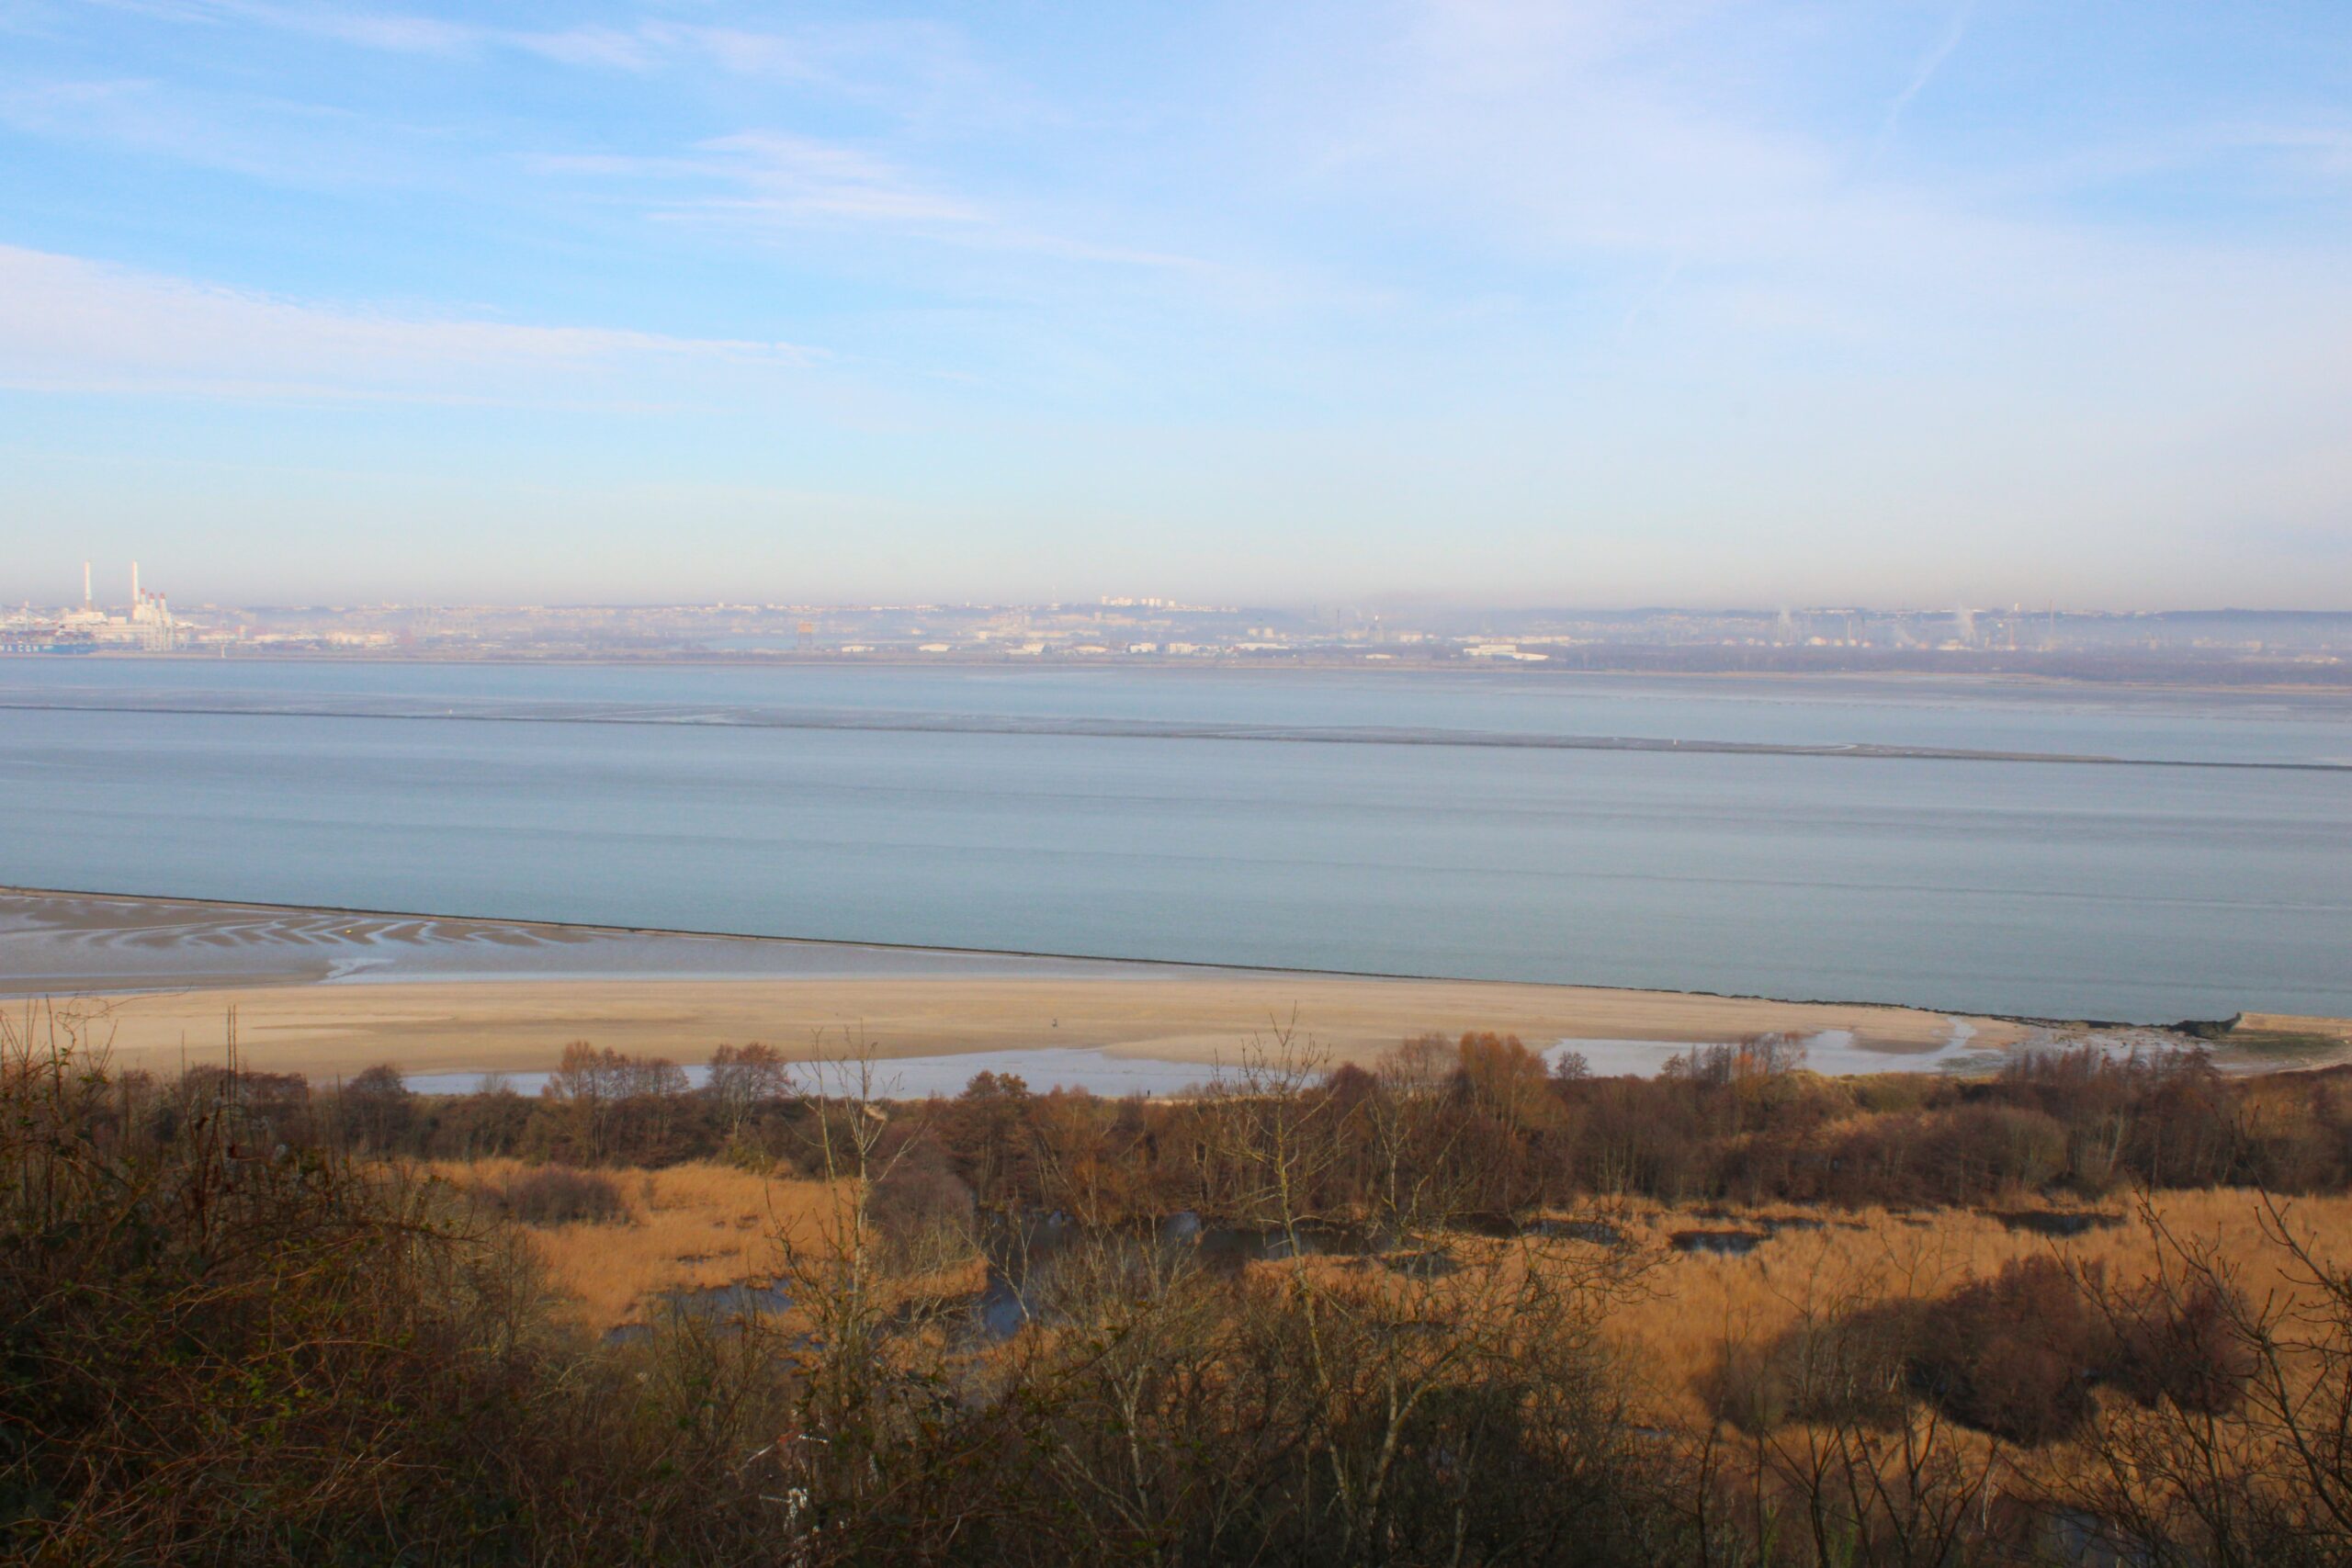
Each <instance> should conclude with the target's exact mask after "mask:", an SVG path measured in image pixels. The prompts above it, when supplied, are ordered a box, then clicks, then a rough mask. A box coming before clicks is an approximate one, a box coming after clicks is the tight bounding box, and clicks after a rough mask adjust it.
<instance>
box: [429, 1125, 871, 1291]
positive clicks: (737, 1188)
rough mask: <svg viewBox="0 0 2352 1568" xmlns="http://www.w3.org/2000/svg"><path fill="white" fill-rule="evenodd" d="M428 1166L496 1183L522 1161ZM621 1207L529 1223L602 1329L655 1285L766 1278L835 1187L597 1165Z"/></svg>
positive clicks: (466, 1183)
mask: <svg viewBox="0 0 2352 1568" xmlns="http://www.w3.org/2000/svg"><path fill="white" fill-rule="evenodd" d="M427 1169H428V1170H429V1171H430V1173H431V1174H433V1175H435V1176H439V1177H442V1178H445V1179H447V1180H449V1181H452V1182H455V1183H456V1184H457V1185H458V1186H460V1187H474V1186H496V1185H498V1184H499V1183H501V1182H503V1180H505V1179H507V1178H508V1177H510V1176H514V1175H516V1174H519V1173H522V1172H525V1171H527V1170H529V1169H530V1167H529V1166H526V1165H524V1164H523V1163H522V1162H520V1161H517V1160H509V1159H489V1160H478V1161H471V1162H442V1163H437V1164H435V1165H432V1166H429V1167H427ZM602 1174H604V1175H606V1176H609V1177H610V1178H611V1179H613V1181H614V1183H615V1184H616V1186H618V1187H619V1188H620V1190H621V1196H622V1199H623V1201H625V1202H626V1203H627V1205H628V1219H627V1220H626V1222H625V1223H622V1224H564V1225H550V1226H545V1227H534V1228H531V1229H529V1230H528V1232H527V1233H526V1234H527V1235H529V1237H530V1240H531V1245H532V1247H533V1248H534V1249H535V1250H536V1251H537V1253H538V1255H539V1258H540V1259H541V1260H542V1261H543V1262H544V1263H545V1264H546V1265H547V1268H548V1277H549V1280H550V1281H551V1282H552V1283H553V1284H554V1286H555V1288H556V1289H557V1290H558V1291H560V1292H561V1293H562V1294H563V1295H564V1297H565V1298H566V1299H567V1300H568V1301H569V1302H570V1303H571V1315H572V1316H573V1317H574V1318H575V1320H576V1321H578V1322H579V1323H581V1324H582V1325H583V1326H585V1327H587V1328H589V1329H592V1330H595V1331H599V1332H601V1331H602V1330H604V1329H606V1328H610V1327H612V1326H613V1325H615V1324H618V1323H626V1322H628V1321H631V1320H632V1319H635V1318H637V1317H639V1315H640V1308H641V1306H642V1305H643V1303H645V1301H646V1300H647V1298H648V1297H650V1296H651V1295H652V1294H654V1293H655V1292H660V1291H666V1290H675V1289H679V1288H681V1287H684V1288H695V1287H700V1286H706V1285H724V1284H729V1283H732V1282H734V1281H736V1280H768V1279H769V1278H771V1277H772V1276H773V1275H774V1274H775V1271H776V1269H777V1268H778V1267H779V1265H780V1262H781V1258H780V1257H779V1252H778V1247H777V1242H778V1239H779V1237H786V1236H788V1237H791V1238H792V1239H794V1240H795V1241H797V1242H799V1243H801V1244H804V1245H806V1244H808V1243H809V1242H812V1241H814V1240H815V1239H816V1236H817V1231H818V1224H817V1222H818V1220H819V1218H820V1215H822V1214H823V1213H826V1212H828V1210H829V1209H830V1208H831V1204H832V1202H833V1201H834V1195H833V1194H832V1192H831V1189H830V1188H829V1187H828V1185H827V1184H826V1183H824V1182H821V1181H802V1180H786V1179H775V1178H768V1177H761V1176H756V1175H753V1174H752V1173H751V1172H749V1171H745V1170H741V1169H738V1168H734V1167H732V1166H722V1165H680V1166H671V1167H669V1168H664V1169H662V1170H650V1171H649V1170H633V1169H618V1170H610V1171H605V1172H603V1173H602Z"/></svg>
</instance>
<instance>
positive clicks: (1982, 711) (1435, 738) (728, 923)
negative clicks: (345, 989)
mask: <svg viewBox="0 0 2352 1568" xmlns="http://www.w3.org/2000/svg"><path fill="white" fill-rule="evenodd" d="M0 880H5V881H6V882H9V883H13V884H16V885H19V886H47V887H66V888H82V889H93V890H102V891H107V892H120V893H139V894H156V895H172V896H179V897H203V898H222V899H237V900H250V901H260V902H270V903H285V904H303V905H325V906H333V907H337V908H363V909H393V910H414V911H424V912H431V913H435V914H448V915H466V916H481V917H492V918H502V919H531V920H558V921H589V922H595V923H601V924H613V925H627V926H651V927H665V928H673V929H679V930H686V931H732V932H744V933H751V934H759V935H774V936H795V937H812V938H823V939H831V940H840V941H851V942H890V943H907V944H912V945H940V946H953V947H969V948H985V949H1008V950H1019V951H1024V952H1036V953H1071V954H1088V955H1100V956H1110V957H1125V958H1138V959H1152V960H1181V961H1189V962H1199V963H1209V964H1262V965H1271V966H1277V967H1302V968H1319V969H1339V970H1351V971H1372V972H1382V973H1395V974H1412V975H1437V976H1466V977H1477V978H1495V979H1516V980H1544V981H1560V982H1572V983H1585V984H1598V985H1616V986H1639V987H1661V988H1668V989H1679V990H1710V991H1724V992H1738V993H1752V994H1758V995H1766V996H1774V997H1784V998H1800V999H1811V998H1822V999H1853V1000H1872V1001H1887V1002H1905V1003H1913V1004H1917V1005H1922V1006H1927V1007H1932V1008H1941V1009H1953V1010H1973V1011H1990V1012H2010V1013H2024V1014H2031V1015H2035V1016H2041V1017H2052V1018H2098V1019H2112V1020H2124V1021H2143V1022H2153V1021H2170V1020H2176V1019H2181V1018H2191V1017H2214V1016H2226V1015H2227V1014H2229V1013H2232V1012H2234V1011H2237V1010H2241V1009H2252V1010H2271V1011H2286V1012H2306V1013H2322V1014H2329V1015H2346V1014H2352V702H2347V701H2346V700H2345V699H2344V698H2342V697H2339V696H2335V695H2328V694H2312V695H2278V694H2211V693H2201V692H2170V691H2150V690H2126V691H2107V690H2099V689H2086V688H2083V687H2078V686H2060V685H2046V684H2031V683H2024V682H1973V681H1936V680H1881V679H1870V678H1846V677H1807V678H1739V677H1726V678H1703V677H1678V678H1640V677H1609V676H1588V675H1574V674H1566V673H1553V672H1544V671H1465V672H1462V673H1452V672H1447V673H1430V674H1421V673H1416V672H1410V671H1374V672H1367V673H1363V674H1356V673H1351V672H1342V671H1295V672H1276V671H1258V670H1184V669H1173V670H1166V671H1162V670H1151V669H1135V668H1132V667H1122V668H1117V669H1097V670H1082V669H1081V670H1073V669H1069V668H1067V667H1046V668H1038V669H1034V670H1029V669H1003V668H999V667H991V668H989V669H987V670H926V669H921V668H822V667H809V666H800V667H793V668H785V669H752V668H739V667H682V666H667V667H606V666H548V665H458V664H429V663H428V664H397V663H362V662H356V661H351V662H340V661H319V662H277V661H271V662H263V661H258V660H256V661H252V662H241V661H235V660H224V661H220V662H207V661H202V660H186V659H182V660H112V659H107V660H95V659H81V660H44V659H33V658H22V659H11V660H6V661H0ZM0 964H5V953H0Z"/></svg>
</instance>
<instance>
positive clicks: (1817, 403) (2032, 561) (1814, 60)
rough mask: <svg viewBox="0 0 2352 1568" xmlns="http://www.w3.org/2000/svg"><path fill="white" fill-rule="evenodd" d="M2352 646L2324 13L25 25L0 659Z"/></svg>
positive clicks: (1447, 14) (693, 12)
mask: <svg viewBox="0 0 2352 1568" xmlns="http://www.w3.org/2000/svg"><path fill="white" fill-rule="evenodd" d="M133 556H136V557H138V558H140V559H141V562H142V564H143V566H144V570H145V572H146V576H147V581H149V582H150V583H152V584H155V585H159V586H162V587H164V588H165V589H167V590H168V591H169V592H172V594H173V597H174V600H175V603H179V604H189V603H194V602H197V601H199V600H205V599H215V598H217V599H225V600H244V601H248V602H250V601H263V600H288V599H301V600H308V599H346V598H367V599H392V600H402V601H408V600H419V599H424V600H443V601H490V600H498V601H520V602H565V601H574V600H616V599H617V600H642V599H671V598H676V599H705V600H707V599H712V598H727V599H756V600H851V599H868V598H889V599H906V598H918V599H964V598H981V599H1006V598H1010V599H1040V598H1046V597H1071V598H1077V597H1090V596H1092V595H1094V594H1098V593H1110V592H1124V593H1160V594H1174V595H1182V596H1199V597H1211V598H1216V599H1218V600H1221V601H1230V600H1235V599H1242V600H1249V601H1253V602H1261V603H1309V602H1319V603H1329V602H1332V601H1333V600H1343V599H1363V600H1371V599H1375V598H1384V597H1385V598H1407V599H1409V598H1413V597H1438V598H1445V599H1453V600H1477V601H1486V602H1492V603H1558V604H1632V603H1655V602H1665V601H1678V602H1686V603H1693V604H1805V603H1829V602H1841V601H1856V600H1861V601H1871V602H1877V603H1907V604H1929V605H1941V604H1952V603H1955V602H1959V601H1967V602H1970V603H1977V604H1993V603H2009V602H2013V601H2027V602H2030V603H2037V604H2039V603H2043V602H2048V601H2055V602H2057V603H2059V604H2070V605H2078V606H2130V605H2185V604H2223V603H2228V604H2282V605H2301V606H2308V607H2347V608H2352V6H2345V5H2344V4H2342V0H2330V3H2314V4H2308V5H2288V4H2263V3H2260V0H2249V3H2245V4H2232V5H2227V6H2222V5H2214V4H2211V0H2193V3H2173V0H2136V3H2133V4H2121V3H2106V0H2075V3H2068V4H2044V5H2027V4H2023V3H2021V0H2009V3H2002V0H1982V3H1978V4H1973V5H1970V4H1951V3H1943V0H1939V3H1936V4H1905V3H1901V0H1873V3H1870V4H1801V5H1763V4H1734V3H1705V0H1691V3H1683V0H1642V3H1627V4H1616V3H1594V4H1566V5H1554V6H1536V5H1516V4H1506V3H1487V4H1460V5H1437V4H1430V5H1423V4H1379V3H1372V0H1367V3H1361V4H1352V5H1335V6H1317V5H1295V6H1293V5H1266V4H1258V5H1246V6H1245V5H1231V6H1227V5H1216V4H1208V5H1196V6H1148V7H1147V6H1125V5H1120V4H1115V3H1103V0H1098V3H1095V4H1089V5H1084V6H1076V5H1073V6H1039V5H1029V4H1020V3H1016V0H1001V3H999V4H995V5H988V6H934V7H932V8H928V9H923V10H910V11H905V12H885V11H882V10H879V9H872V8H865V7H858V8H847V7H841V8H835V7H826V6H768V7H753V6H705V5H699V4H695V3H692V0H676V3H672V4H656V5H639V6H628V5H618V4H616V5H581V6H573V5H552V4H551V5H513V6H499V7H491V6H481V7H476V8H470V9H460V8H455V7H447V6H443V7H438V8H435V7H429V6H399V5H396V4H390V3H388V4H387V5H386V6H382V7H370V8H359V7H352V6H342V5H335V4H322V5H301V4H294V3H291V0H119V3H116V4H70V5H69V4H60V3H57V0H0V593H6V594H7V595H8V596H10V597H12V598H16V597H23V596H27V595H30V596H33V597H36V598H50V599H54V598H59V597H62V596H64V595H65V594H66V593H67V592H69V591H78V585H79V577H78V572H79V563H80V561H81V560H83V559H84V558H95V559H96V560H97V561H99V562H100V563H102V564H101V570H102V571H108V572H110V573H112V574H119V569H116V568H115V567H114V563H117V562H120V561H125V560H128V559H129V558H131V557H133Z"/></svg>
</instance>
